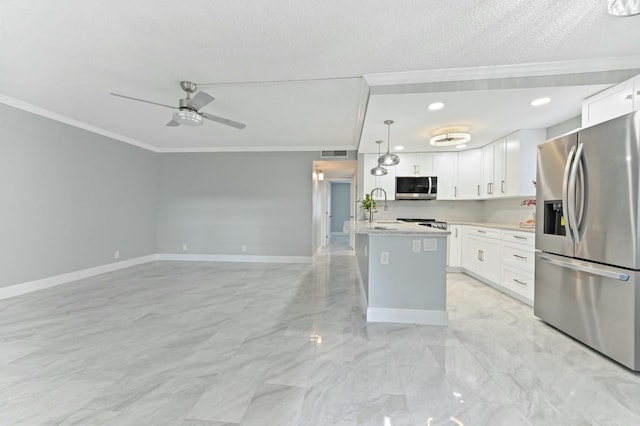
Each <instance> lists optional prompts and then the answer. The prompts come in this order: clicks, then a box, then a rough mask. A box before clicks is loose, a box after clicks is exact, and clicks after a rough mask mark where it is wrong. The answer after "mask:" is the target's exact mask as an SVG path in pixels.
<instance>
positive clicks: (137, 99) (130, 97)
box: [111, 92, 178, 109]
mask: <svg viewBox="0 0 640 426" xmlns="http://www.w3.org/2000/svg"><path fill="white" fill-rule="evenodd" d="M111 94H112V95H113V96H117V97H119V98H125V99H131V100H132V101H139V102H145V103H148V104H153V105H159V106H162V107H165V108H171V109H178V108H177V107H175V106H171V105H165V104H159V103H158V102H152V101H147V100H144V99H139V98H134V97H132V96H126V95H119V94H117V93H113V92H111Z"/></svg>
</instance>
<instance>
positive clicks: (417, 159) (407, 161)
mask: <svg viewBox="0 0 640 426" xmlns="http://www.w3.org/2000/svg"><path fill="white" fill-rule="evenodd" d="M397 155H398V158H400V163H398V165H397V166H396V176H434V169H433V157H434V154H427V153H423V152H417V153H416V152H407V153H401V154H397Z"/></svg>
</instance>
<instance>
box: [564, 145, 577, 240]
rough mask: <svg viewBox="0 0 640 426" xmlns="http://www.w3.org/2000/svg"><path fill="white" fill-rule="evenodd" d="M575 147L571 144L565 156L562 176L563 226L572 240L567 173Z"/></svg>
mask: <svg viewBox="0 0 640 426" xmlns="http://www.w3.org/2000/svg"><path fill="white" fill-rule="evenodd" d="M575 152H576V148H575V146H572V147H571V149H570V150H569V155H568V156H567V162H566V163H565V164H564V175H563V177H562V209H563V212H562V216H563V217H564V222H565V224H564V226H565V228H567V235H568V236H569V238H570V239H571V241H574V238H573V230H572V229H571V218H570V216H569V174H570V172H571V164H572V162H573V156H574V155H575Z"/></svg>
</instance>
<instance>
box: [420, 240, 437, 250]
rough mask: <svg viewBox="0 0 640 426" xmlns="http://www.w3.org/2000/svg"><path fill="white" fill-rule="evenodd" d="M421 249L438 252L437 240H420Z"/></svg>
mask: <svg viewBox="0 0 640 426" xmlns="http://www.w3.org/2000/svg"><path fill="white" fill-rule="evenodd" d="M422 247H423V249H424V251H437V250H438V240H436V239H435V238H425V239H424V240H422Z"/></svg>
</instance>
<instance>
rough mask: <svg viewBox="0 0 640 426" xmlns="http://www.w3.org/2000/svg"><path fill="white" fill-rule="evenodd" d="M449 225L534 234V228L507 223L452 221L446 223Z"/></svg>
mask: <svg viewBox="0 0 640 426" xmlns="http://www.w3.org/2000/svg"><path fill="white" fill-rule="evenodd" d="M447 223H448V224H449V225H470V226H484V227H485V228H496V229H506V230H509V231H522V232H531V233H535V232H536V228H523V227H521V226H519V225H518V224H517V223H516V224H509V223H490V222H461V221H456V220H452V221H450V222H447Z"/></svg>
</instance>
